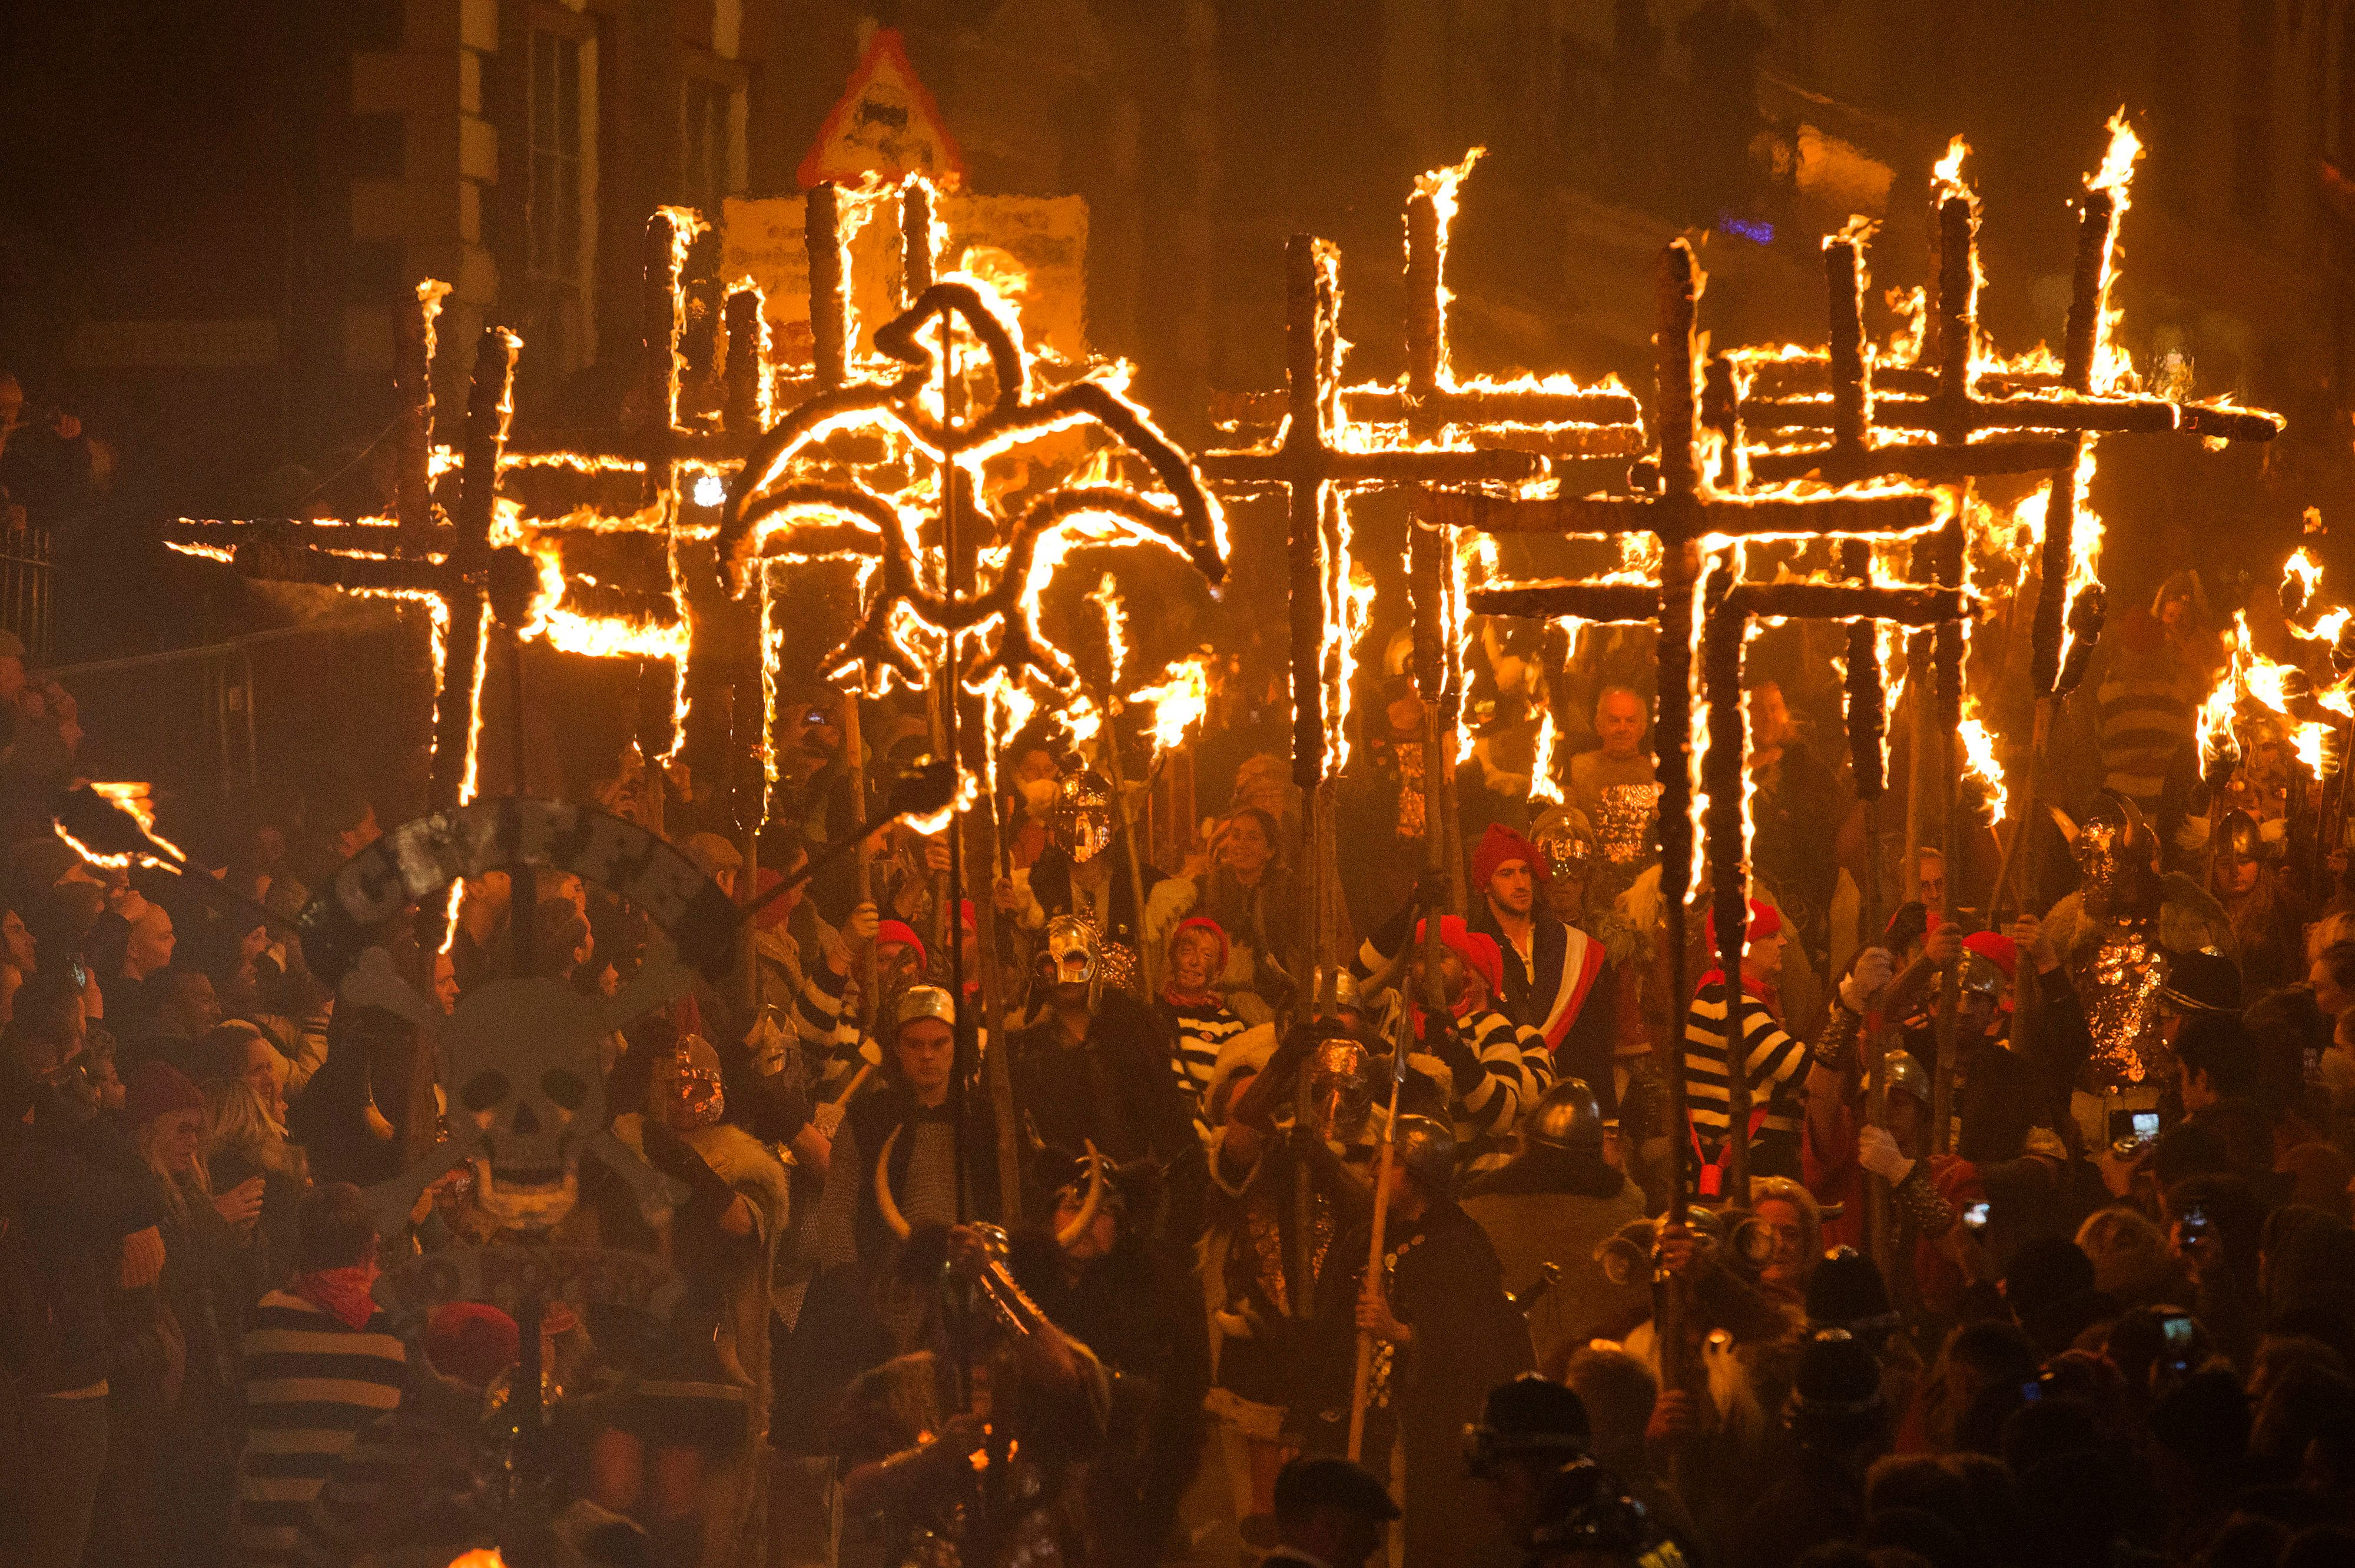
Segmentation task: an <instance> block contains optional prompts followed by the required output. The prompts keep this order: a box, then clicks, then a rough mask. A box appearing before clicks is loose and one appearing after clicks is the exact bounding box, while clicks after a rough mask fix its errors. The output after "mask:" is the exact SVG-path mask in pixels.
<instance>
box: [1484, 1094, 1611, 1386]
mask: <svg viewBox="0 0 2355 1568" xmlns="http://www.w3.org/2000/svg"><path fill="white" fill-rule="evenodd" d="M1520 1141H1521V1150H1520V1152H1519V1153H1518V1154H1516V1155H1515V1156H1514V1157H1513V1159H1512V1162H1511V1163H1510V1164H1508V1165H1506V1166H1505V1167H1504V1168H1503V1169H1502V1170H1498V1171H1490V1172H1488V1173H1487V1175H1484V1176H1480V1177H1476V1178H1475V1179H1474V1180H1473V1181H1471V1182H1470V1183H1468V1184H1467V1186H1466V1187H1465V1196H1464V1212H1465V1213H1467V1214H1469V1215H1471V1216H1472V1218H1473V1219H1474V1220H1475V1221H1476V1222H1477V1223H1478V1224H1479V1226H1480V1228H1481V1229H1482V1230H1484V1231H1486V1232H1487V1233H1488V1240H1489V1242H1490V1243H1491V1244H1492V1245H1495V1247H1496V1249H1497V1257H1498V1258H1499V1259H1500V1260H1501V1262H1502V1263H1503V1265H1504V1270H1505V1275H1504V1277H1505V1282H1506V1283H1507V1284H1508V1286H1510V1287H1513V1288H1514V1289H1516V1290H1520V1291H1523V1292H1524V1293H1525V1294H1526V1292H1527V1289H1528V1287H1529V1286H1530V1285H1532V1284H1533V1283H1535V1282H1537V1281H1539V1280H1540V1278H1541V1277H1542V1271H1543V1270H1544V1269H1545V1268H1546V1267H1548V1266H1552V1267H1555V1268H1558V1269H1559V1270H1561V1274H1560V1277H1559V1278H1557V1279H1556V1280H1555V1281H1554V1282H1553V1283H1552V1284H1551V1285H1550V1286H1544V1287H1540V1294H1539V1295H1538V1296H1537V1298H1536V1299H1535V1300H1534V1301H1533V1302H1531V1303H1530V1305H1529V1308H1528V1309H1527V1311H1526V1314H1525V1316H1526V1319H1527V1320H1528V1323H1529V1342H1530V1346H1531V1348H1532V1349H1533V1350H1534V1351H1535V1352H1536V1355H1537V1363H1538V1365H1540V1366H1541V1367H1544V1366H1552V1365H1555V1364H1556V1363H1557V1361H1558V1359H1559V1358H1561V1357H1562V1356H1564V1355H1567V1354H1568V1353H1569V1351H1572V1350H1573V1349H1575V1348H1576V1347H1577V1346H1579V1345H1581V1344H1582V1343H1584V1342H1585V1341H1586V1340H1591V1339H1594V1338H1597V1337H1598V1336H1599V1337H1604V1338H1608V1337H1610V1335H1611V1334H1612V1332H1613V1331H1614V1330H1618V1329H1621V1328H1624V1327H1625V1325H1626V1324H1627V1323H1629V1322H1633V1321H1635V1320H1636V1319H1637V1318H1639V1317H1640V1316H1641V1315H1642V1312H1643V1309H1644V1296H1643V1292H1642V1290H1641V1289H1640V1288H1637V1287H1633V1286H1627V1285H1620V1286H1614V1285H1613V1284H1612V1283H1611V1281H1610V1279H1609V1277H1607V1276H1605V1275H1604V1272H1603V1266H1602V1265H1601V1264H1600V1263H1598V1262H1597V1261H1596V1257H1595V1255H1596V1250H1597V1249H1598V1248H1599V1247H1601V1246H1602V1245H1603V1244H1604V1242H1606V1241H1608V1240H1609V1239H1610V1238H1611V1237H1612V1236H1613V1235H1614V1234H1617V1233H1618V1232H1619V1231H1620V1229H1621V1228H1622V1227H1624V1226H1625V1225H1627V1224H1630V1223H1631V1222H1633V1221H1636V1220H1640V1219H1642V1218H1643V1217H1644V1194H1643V1192H1642V1191H1641V1190H1640V1189H1638V1188H1637V1187H1636V1186H1635V1185H1634V1183H1632V1182H1630V1181H1628V1180H1627V1179H1626V1178H1625V1176H1623V1175H1621V1174H1620V1173H1619V1172H1618V1171H1616V1170H1614V1168H1613V1167H1612V1166H1611V1165H1610V1164H1609V1163H1607V1162H1606V1161H1605V1160H1604V1157H1603V1111H1602V1107H1600V1106H1598V1105H1597V1104H1595V1098H1594V1091H1593V1090H1592V1089H1590V1088H1589V1087H1587V1086H1586V1084H1585V1083H1584V1082H1583V1081H1582V1080H1581V1079H1577V1078H1563V1079H1561V1081H1560V1082H1558V1083H1556V1084H1555V1085H1554V1086H1553V1087H1551V1088H1550V1089H1548V1090H1547V1091H1546V1092H1545V1093H1544V1094H1543V1095H1542V1096H1540V1097H1539V1099H1538V1103H1537V1105H1536V1106H1535V1107H1533V1108H1532V1109H1531V1110H1530V1112H1529V1115H1528V1116H1526V1117H1523V1118H1521V1131H1520Z"/></svg>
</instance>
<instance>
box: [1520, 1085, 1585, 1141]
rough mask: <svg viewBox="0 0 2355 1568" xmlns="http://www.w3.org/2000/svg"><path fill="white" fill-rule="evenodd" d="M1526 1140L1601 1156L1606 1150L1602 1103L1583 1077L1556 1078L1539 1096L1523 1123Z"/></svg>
mask: <svg viewBox="0 0 2355 1568" xmlns="http://www.w3.org/2000/svg"><path fill="white" fill-rule="evenodd" d="M1521 1137H1522V1139H1524V1140H1526V1141H1528V1142H1529V1143H1531V1144H1536V1145H1540V1146H1542V1147H1544V1148H1547V1149H1560V1150H1570V1151H1575V1152H1577V1153H1581V1154H1592V1155H1595V1156H1597V1157H1600V1156H1601V1154H1602V1153H1603V1106H1602V1104H1601V1102H1599V1101H1598V1100H1596V1099H1595V1097H1594V1091H1593V1089H1591V1088H1589V1087H1588V1086H1587V1084H1586V1080H1585V1079H1583V1078H1561V1079H1557V1080H1556V1081H1555V1083H1554V1086H1553V1087H1551V1088H1550V1089H1548V1090H1547V1091H1546V1092H1545V1093H1544V1094H1542V1095H1540V1096H1539V1097H1538V1103H1537V1104H1536V1105H1534V1106H1532V1107H1529V1117H1528V1118H1527V1119H1526V1120H1524V1121H1523V1122H1522V1123H1521Z"/></svg>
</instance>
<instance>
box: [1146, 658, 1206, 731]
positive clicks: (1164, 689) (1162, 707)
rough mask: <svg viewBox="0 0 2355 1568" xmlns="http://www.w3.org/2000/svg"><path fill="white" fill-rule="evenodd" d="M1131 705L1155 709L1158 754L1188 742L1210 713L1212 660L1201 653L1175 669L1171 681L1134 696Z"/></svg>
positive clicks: (1171, 671)
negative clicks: (1210, 666) (1149, 706)
mask: <svg viewBox="0 0 2355 1568" xmlns="http://www.w3.org/2000/svg"><path fill="white" fill-rule="evenodd" d="M1128 701H1129V703H1130V704H1131V705H1136V704H1149V705H1151V706H1152V708H1153V748H1154V751H1155V752H1156V754H1158V753H1161V752H1165V751H1168V750H1170V749H1171V748H1173V747H1177V746H1178V745H1179V744H1181V743H1182V742H1183V741H1184V740H1185V738H1186V732H1187V731H1188V730H1189V729H1191V728H1193V727H1194V726H1196V725H1198V724H1199V723H1201V722H1202V720H1203V718H1204V717H1205V716H1206V715H1208V714H1209V711H1210V670H1209V656H1208V655H1206V654H1199V653H1198V654H1196V655H1195V656H1194V657H1193V658H1191V659H1186V660H1181V661H1180V662H1177V663H1176V664H1173V665H1171V666H1170V667H1169V670H1168V679H1167V680H1165V681H1163V682H1161V683H1159V684H1158V685H1152V686H1146V687H1145V688H1143V689H1142V690H1139V691H1136V692H1134V693H1131V694H1130V695H1129V698H1128Z"/></svg>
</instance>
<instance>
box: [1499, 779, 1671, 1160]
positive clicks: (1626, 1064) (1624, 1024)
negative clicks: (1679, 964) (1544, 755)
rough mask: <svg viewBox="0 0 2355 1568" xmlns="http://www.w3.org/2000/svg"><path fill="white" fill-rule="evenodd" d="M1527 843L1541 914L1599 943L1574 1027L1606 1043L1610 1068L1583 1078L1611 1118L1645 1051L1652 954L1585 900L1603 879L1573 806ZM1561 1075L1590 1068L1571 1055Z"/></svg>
mask: <svg viewBox="0 0 2355 1568" xmlns="http://www.w3.org/2000/svg"><path fill="white" fill-rule="evenodd" d="M1529 839H1530V841H1531V842H1534V843H1535V844H1536V845H1537V846H1538V848H1539V849H1540V850H1542V851H1544V852H1545V861H1546V874H1545V881H1544V885H1543V887H1542V889H1541V892H1540V896H1541V898H1542V899H1543V901H1544V906H1545V909H1546V912H1547V913H1548V914H1550V915H1551V916H1553V917H1554V918H1555V919H1557V920H1559V921H1561V923H1562V924H1564V925H1565V926H1568V927H1571V928H1572V929H1573V930H1578V931H1583V932H1584V933H1586V935H1587V936H1588V937H1590V938H1593V940H1594V941H1595V942H1597V943H1599V944H1600V945H1601V946H1602V948H1603V970H1602V972H1601V973H1600V974H1598V975H1597V976H1596V977H1595V979H1594V983H1593V985H1591V986H1589V987H1588V988H1587V991H1586V1001H1584V1002H1583V1003H1582V1004H1581V1006H1580V1008H1579V1020H1580V1029H1579V1031H1578V1033H1579V1034H1580V1035H1581V1036H1582V1037H1585V1032H1586V1031H1587V1030H1588V1029H1592V1030H1593V1031H1595V1032H1596V1033H1599V1034H1600V1035H1602V1036H1604V1037H1605V1038H1607V1040H1608V1041H1609V1044H1610V1061H1609V1066H1610V1069H1611V1070H1610V1071H1609V1072H1607V1073H1604V1074H1603V1075H1601V1076H1599V1077H1589V1078H1588V1079H1587V1082H1588V1083H1589V1084H1590V1085H1592V1086H1593V1089H1594V1097H1595V1099H1596V1100H1597V1101H1598V1102H1600V1103H1601V1105H1602V1107H1603V1119H1604V1121H1605V1122H1611V1121H1617V1120H1620V1119H1622V1118H1621V1117H1620V1110H1619V1101H1620V1098H1621V1097H1622V1096H1623V1095H1625V1093H1626V1089H1627V1082H1628V1079H1629V1078H1630V1077H1631V1076H1634V1075H1636V1074H1637V1073H1639V1072H1640V1071H1642V1070H1643V1069H1644V1068H1645V1067H1646V1065H1647V1064H1648V1062H1649V1059H1650V1057H1651V1054H1652V1035H1651V1032H1650V1031H1649V1030H1648V1029H1646V1027H1645V1022H1644V976H1645V974H1646V971H1647V970H1648V969H1650V967H1651V952H1650V948H1649V945H1648V944H1647V943H1646V940H1645V938H1644V933H1643V932H1642V931H1640V930H1638V929H1637V928H1636V923H1635V922H1634V921H1633V920H1630V919H1629V918H1628V917H1627V916H1625V915H1624V914H1622V913H1621V912H1620V911H1619V908H1618V906H1616V905H1615V904H1614V903H1613V902H1612V900H1611V899H1610V898H1608V897H1601V896H1589V891H1590V888H1593V889H1596V890H1598V891H1599V890H1600V889H1601V886H1602V879H1603V876H1604V862H1603V849H1602V845H1601V844H1600V842H1598V841H1597V840H1596V838H1595V834H1594V828H1593V824H1592V823H1590V822H1589V821H1587V820H1586V816H1585V814H1584V813H1583V812H1582V811H1580V810H1578V808H1577V807H1575V806H1556V807H1554V808H1553V809H1552V810H1549V811H1547V812H1546V813H1545V814H1544V815H1543V816H1541V817H1540V818H1539V819H1538V821H1537V825H1536V826H1535V827H1534V828H1532V829H1530V830H1529ZM1556 1060H1557V1064H1558V1066H1559V1068H1560V1070H1561V1071H1563V1072H1567V1073H1571V1074H1573V1075H1583V1073H1584V1069H1586V1068H1592V1067H1593V1066H1594V1065H1595V1064H1593V1063H1591V1062H1581V1061H1579V1060H1577V1059H1575V1058H1573V1059H1571V1060H1566V1061H1565V1060H1561V1057H1560V1056H1559V1054H1558V1055H1557V1058H1556Z"/></svg>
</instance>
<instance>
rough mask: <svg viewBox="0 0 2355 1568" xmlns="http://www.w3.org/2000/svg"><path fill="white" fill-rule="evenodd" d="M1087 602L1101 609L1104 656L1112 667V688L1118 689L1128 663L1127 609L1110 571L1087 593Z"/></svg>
mask: <svg viewBox="0 0 2355 1568" xmlns="http://www.w3.org/2000/svg"><path fill="white" fill-rule="evenodd" d="M1088 602H1089V603H1090V604H1092V605H1095V606H1097V607H1099V608H1100V609H1103V623H1104V658H1105V660H1106V662H1108V663H1109V664H1110V665H1111V667H1112V689H1113V690H1114V691H1118V690H1119V689H1120V677H1121V672H1122V670H1123V669H1124V667H1125V666H1126V665H1127V663H1128V611H1127V610H1125V609H1123V608H1122V607H1121V602H1120V588H1119V585H1118V584H1116V583H1114V581H1113V577H1112V574H1111V573H1110V572H1106V573H1105V574H1104V575H1103V582H1101V583H1099V584H1097V585H1096V591H1095V592H1093V593H1092V594H1090V595H1088Z"/></svg>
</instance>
